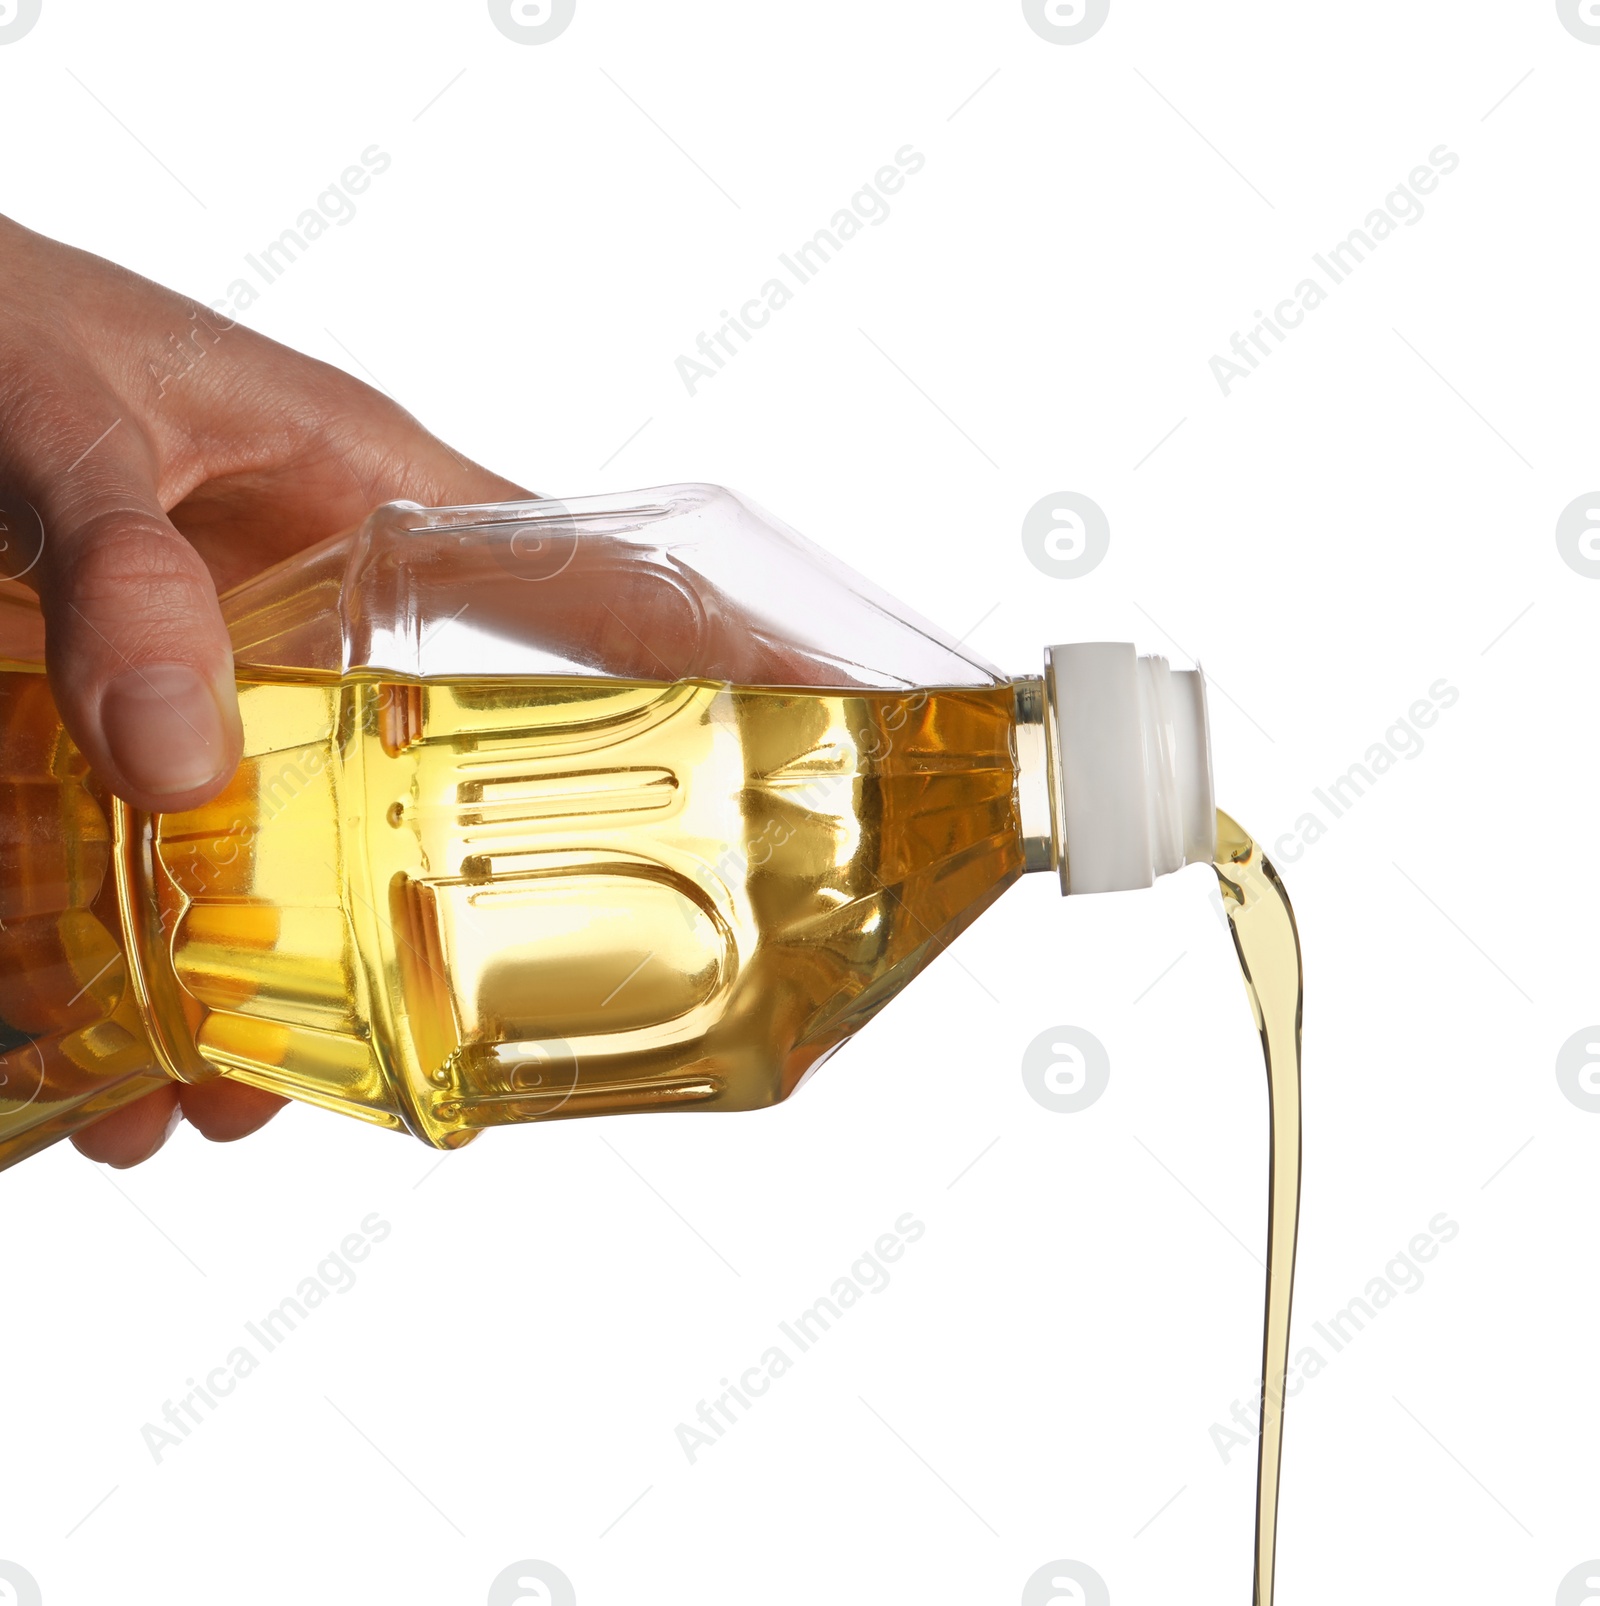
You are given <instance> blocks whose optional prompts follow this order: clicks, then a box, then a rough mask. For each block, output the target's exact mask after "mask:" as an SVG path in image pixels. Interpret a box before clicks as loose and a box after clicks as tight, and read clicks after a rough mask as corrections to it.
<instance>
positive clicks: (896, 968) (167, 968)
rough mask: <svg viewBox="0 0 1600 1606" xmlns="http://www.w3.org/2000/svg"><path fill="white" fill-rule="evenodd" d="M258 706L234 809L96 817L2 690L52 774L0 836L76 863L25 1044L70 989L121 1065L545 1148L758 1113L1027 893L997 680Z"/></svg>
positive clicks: (50, 895) (117, 811) (61, 884)
mask: <svg viewBox="0 0 1600 1606" xmlns="http://www.w3.org/2000/svg"><path fill="white" fill-rule="evenodd" d="M239 699H240V710H241V715H242V719H243V725H244V733H245V756H244V760H243V762H242V763H241V765H240V767H239V770H238V772H237V773H236V775H235V776H234V778H233V780H232V782H231V783H230V784H229V786H228V787H227V789H226V790H225V791H224V792H222V793H221V794H220V795H219V796H218V797H217V798H215V799H214V800H212V801H211V802H209V803H207V804H205V805H203V806H201V807H199V808H196V809H191V810H188V811H185V812H181V813H171V814H165V815H160V816H156V817H154V818H147V817H144V816H139V815H136V814H134V813H133V812H132V811H130V810H127V809H125V808H124V807H123V806H122V805H120V804H117V805H114V807H113V808H112V809H110V810H109V811H108V810H107V809H106V800H105V799H104V797H103V796H101V795H98V794H96V793H95V792H94V791H93V789H92V782H91V781H90V780H89V779H88V778H87V777H86V775H85V774H84V772H83V767H82V763H81V760H79V759H78V758H77V756H76V754H75V752H74V751H73V750H72V748H71V744H70V743H69V742H67V740H66V738H65V737H64V735H63V734H62V733H61V730H60V725H59V721H57V720H56V719H55V715H54V710H53V707H52V706H51V704H50V701H49V697H48V691H47V687H46V684H45V682H44V679H43V676H42V675H40V674H38V673H36V672H31V671H29V670H26V669H20V670H17V671H16V672H13V673H10V674H7V675H4V676H0V701H7V700H8V701H9V703H10V704H11V705H13V706H15V707H16V708H17V709H18V710H19V712H18V714H17V717H16V720H15V721H14V722H13V726H12V728H11V729H10V730H9V731H8V734H7V736H6V745H5V748H4V751H3V753H0V758H3V759H4V761H5V767H7V768H9V769H10V770H12V771H18V770H21V769H24V768H27V767H28V764H29V763H31V765H32V769H31V771H30V773H29V775H27V776H18V775H15V774H13V775H12V776H11V777H9V778H10V779H11V780H12V781H13V782H16V783H18V784H20V785H21V786H22V791H21V792H18V791H16V790H15V787H14V788H13V793H12V802H11V803H10V804H9V805H8V804H7V803H6V802H4V801H3V800H0V816H3V817H4V818H3V820H0V825H3V826H4V827H5V828H6V829H7V830H8V834H10V835H12V836H15V837H17V838H18V839H19V840H26V839H27V838H28V837H29V835H30V833H36V832H37V824H38V821H37V816H38V815H39V813H40V811H41V810H43V811H44V812H46V813H48V812H49V811H50V810H54V811H55V813H54V816H53V818H54V821H55V823H54V825H53V826H52V827H51V829H52V831H53V833H54V834H53V836H50V837H49V840H50V841H52V842H55V843H57V844H58V845H59V847H60V852H59V853H58V854H57V858H58V859H60V860H61V861H62V862H61V863H59V864H57V863H54V862H52V864H51V865H49V866H47V867H45V870H44V872H42V874H41V877H34V871H33V867H34V864H35V860H29V861H27V862H24V863H22V864H21V865H20V866H19V869H18V871H17V874H18V876H19V877H20V879H21V881H22V882H24V883H25V886H24V887H23V893H24V902H28V901H29V900H31V902H32V903H33V904H36V905H38V906H39V908H40V911H41V912H42V913H43V915H44V917H45V918H46V921H47V923H48V925H49V929H50V931H51V934H52V940H53V941H54V943H55V947H54V948H53V949H52V950H51V953H50V955H49V956H48V959H49V965H54V966H55V967H56V968H55V969H54V970H50V969H49V965H45V966H44V967H43V968H41V966H40V965H38V964H34V965H31V966H30V964H29V963H28V962H27V958H26V956H25V955H24V956H22V957H23V962H22V963H21V965H20V966H19V968H18V969H17V970H16V971H14V972H13V976H12V981H11V993H12V994H13V995H15V996H14V998H13V999H12V1001H11V1002H10V1003H9V1004H8V1003H7V1002H6V1001H5V1000H4V999H0V1016H3V1018H4V1020H5V1021H6V1022H7V1023H9V1024H10V1025H11V1026H12V1027H13V1028H14V1033H13V1035H14V1036H16V1037H17V1038H18V1039H19V1041H20V1040H21V1039H23V1038H28V1039H30V1041H31V1036H32V1034H33V1033H34V1030H35V1029H36V1028H37V1027H38V1026H39V1025H40V1023H41V1019H42V1017H41V1016H40V1008H39V1004H38V1000H37V999H34V1000H33V1002H32V1004H31V1005H30V1001H29V1000H30V990H31V991H32V992H37V991H39V990H40V989H41V988H46V987H48V986H53V988H54V992H56V993H59V994H60V995H61V1001H62V1002H63V1004H64V1003H65V1002H66V1001H67V1000H69V999H70V1000H71V1003H72V1006H73V1010H75V1011H76V1012H77V1013H80V1014H84V1015H85V1016H86V1018H89V1017H92V1019H93V1023H95V1024H99V1025H104V1024H105V1023H106V1022H107V1021H108V1020H110V1019H111V1018H112V1017H113V1016H114V1017H115V1018H117V1019H122V1017H123V1015H127V1016H128V1017H129V1031H128V1033H127V1034H125V1035H127V1038H128V1043H129V1045H137V1044H138V1043H141V1042H142V1034H140V1033H138V1031H137V1023H138V1019H139V1018H140V1017H141V1016H142V1018H143V1020H144V1023H145V1027H146V1029H147V1031H148V1033H149V1038H150V1043H149V1048H150V1049H151V1050H153V1051H154V1055H155V1058H156V1060H157V1061H158V1063H159V1065H160V1066H162V1067H164V1068H165V1069H166V1070H167V1071H168V1072H169V1073H170V1074H172V1075H176V1076H179V1077H181V1078H184V1079H188V1080H196V1079H201V1078H204V1077H206V1076H210V1075H215V1074H219V1073H222V1074H226V1075H228V1076H230V1077H232V1078H234V1079H237V1080H240V1081H244V1082H248V1083H251V1084H252V1085H255V1086H258V1087H262V1088H266V1089H268V1090H270V1091H273V1092H277V1093H284V1094H289V1095H291V1096H292V1097H295V1098H297V1099H300V1100H303V1101H307V1102H310V1103H313V1104H320V1105H322V1106H324V1107H328V1108H333V1109H338V1110H341V1111H343V1112H345V1113H348V1114H353V1115H356V1116H359V1117H361V1118H363V1119H366V1120H368V1121H371V1122H374V1123H376V1124H380V1125H385V1126H391V1127H397V1128H398V1127H404V1128H408V1129H410V1130H411V1131H413V1132H415V1133H417V1134H418V1135H419V1136H421V1137H424V1138H425V1139H427V1140H428V1141H429V1142H431V1143H434V1144H436V1145H439V1146H441V1147H454V1146H456V1145H458V1144H460V1143H463V1142H466V1141H467V1140H468V1139H469V1138H471V1137H472V1136H474V1135H475V1134H476V1133H477V1132H478V1131H479V1130H481V1129H483V1128H484V1127H487V1126H493V1125H499V1124H504V1123H511V1122H521V1121H528V1120H534V1119H542V1118H547V1117H550V1116H569V1115H581V1114H594V1113H601V1112H605V1111H615V1110H626V1109H661V1108H675V1107H682V1108H717V1109H748V1108H753V1107H755V1106H759V1105H763V1104H770V1103H773V1102H775V1101H777V1100H779V1099H781V1098H784V1097H786V1096H787V1095H788V1093H790V1092H791V1091H792V1090H793V1088H794V1087H795V1086H796V1085H797V1084H798V1082H799V1081H800V1079H801V1078H802V1077H803V1076H804V1075H805V1073H806V1072H807V1071H808V1070H809V1069H810V1068H812V1067H813V1066H814V1065H815V1064H816V1063H817V1062H818V1061H820V1059H821V1058H822V1057H823V1055H824V1054H826V1053H827V1052H828V1051H829V1050H830V1049H832V1048H833V1047H835V1046H837V1044H838V1043H840V1042H841V1041H842V1040H843V1039H844V1038H845V1037H847V1036H848V1035H850V1034H851V1033H852V1032H853V1031H854V1030H856V1029H857V1028H858V1027H859V1026H860V1025H861V1024H862V1023H863V1022H864V1021H865V1020H866V1019H868V1018H870V1017H871V1015H873V1014H874V1013H875V1012H876V1011H877V1010H878V1009H879V1008H880V1007H881V1006H882V1005H883V1004H884V1003H885V1002H887V1001H888V999H889V998H890V997H892V996H893V995H894V994H895V993H896V992H898V991H899V989H900V988H901V987H902V986H904V985H905V984H906V983H907V982H908V981H910V980H911V978H912V977H913V976H915V975H916V974H917V973H918V972H919V971H920V970H921V969H922V968H923V966H924V965H925V964H926V963H927V962H928V961H929V960H930V959H931V958H932V957H933V956H934V955H935V954H936V953H937V952H939V951H940V949H942V948H943V947H944V946H945V945H946V944H947V943H948V942H949V941H950V939H951V938H952V937H953V936H954V935H955V934H956V933H957V932H958V931H960V930H961V929H963V928H964V927H965V926H966V925H967V924H968V923H969V922H970V921H971V920H973V919H974V918H976V916H977V915H978V914H979V913H981V912H982V911H983V910H984V909H985V908H986V907H987V906H988V905H989V904H990V903H991V902H992V901H993V900H994V899H995V898H996V897H998V896H999V895H1000V893H1001V892H1002V891H1004V890H1005V888H1006V887H1007V886H1009V885H1010V884H1011V882H1012V881H1014V880H1015V879H1016V878H1017V877H1018V876H1019V875H1021V873H1022V871H1023V868H1024V851H1023V846H1022V842H1021V839H1020V836H1019V832H1018V828H1017V817H1016V807H1015V802H1014V793H1015V787H1016V765H1015V759H1014V752H1013V741H1012V722H1013V717H1014V709H1015V699H1014V694H1013V691H1012V688H1011V687H1010V686H1009V685H1008V684H1004V683H1001V684H996V685H991V686H982V687H975V688H950V689H937V688H934V689H924V690H915V691H911V690H907V691H892V692H891V691H876V690H873V691H867V690H860V691H812V690H794V689H771V688H761V687H739V686H729V685H727V684H724V683H719V682H705V681H677V682H672V683H638V682H626V681H614V680H605V679H598V678H586V679H566V680H563V679H550V678H537V679H525V680H518V681H488V680H461V681H446V682H438V681H429V682H427V683H416V682H395V681H383V680H378V679H373V678H357V677H345V678H343V679H332V678H328V679H318V678H309V677H308V678H302V679H293V680H291V679H272V680H254V679H242V680H241V681H240V683H239ZM30 753H34V754H37V755H42V756H36V757H34V758H31V759H30V758H28V757H27V755H28V754H30ZM69 777H70V779H71V782H72V784H71V785H70V786H65V785H64V784H63V783H64V781H65V780H66V779H67V778H69ZM30 788H31V790H30ZM19 798H20V799H22V800H23V801H22V802H18V801H17V799H19ZM28 799H32V800H33V801H34V802H36V803H37V804H38V807H37V808H34V809H33V813H32V814H29V813H28V807H31V806H32V805H31V804H28V805H27V807H25V806H24V804H27V800H28ZM7 807H10V808H11V810H12V812H11V814H10V815H9V816H7V815H5V810H6V809H7ZM19 811H20V812H19ZM107 812H110V814H111V815H112V817H113V823H114V826H115V831H114V838H115V840H114V841H112V840H108V832H107V829H106V814H107ZM41 840H45V839H44V838H41ZM68 859H71V860H72V861H73V864H72V873H71V874H69V873H68V870H67V868H66V861H67V860H68ZM108 860H109V861H111V862H112V865H113V867H114V869H115V872H116V879H117V880H118V882H119V884H120V887H121V899H122V904H123V908H122V911H121V916H122V926H121V928H120V931H119V926H118V918H117V909H116V900H115V899H114V898H113V897H112V888H111V881H112V877H111V876H110V875H109V874H108V873H107V865H108ZM7 918H9V916H7ZM97 970H98V971H99V974H98V976H96V971H97ZM58 973H59V974H58ZM52 978H56V979H55V980H54V981H52ZM86 984H89V985H87V988H86ZM74 995H76V996H74ZM52 996H53V995H52ZM136 999H137V1003H138V1005H139V1006H142V1007H138V1008H136V1007H135V1002H136ZM30 1010H31V1012H30ZM119 1012H120V1013H119ZM68 1013H69V1014H71V1013H72V1011H70V1010H69V1011H68ZM145 1068H146V1069H148V1068H149V1065H148V1058H147V1059H146V1065H145ZM69 1070H70V1067H69V1068H68V1069H63V1068H61V1067H56V1069H55V1070H54V1071H52V1072H51V1073H48V1074H47V1076H46V1083H47V1085H46V1086H45V1087H44V1088H43V1089H42V1090H36V1092H35V1096H34V1098H33V1100H32V1101H31V1113H32V1114H33V1115H34V1116H35V1117H36V1116H37V1115H38V1114H39V1113H40V1111H41V1108H42V1106H41V1105H40V1103H39V1100H40V1098H41V1097H42V1098H43V1099H44V1100H45V1102H46V1104H54V1105H58V1106H60V1107H61V1109H62V1111H63V1117H62V1118H63V1119H64V1120H67V1119H70V1115H71V1110H72V1108H73V1102H72V1101H73V1100H74V1099H75V1098H78V1097H80V1096H81V1095H82V1094H83V1093H84V1092H85V1091H86V1089H87V1088H88V1087H89V1085H90V1084H92V1082H93V1076H92V1072H93V1070H94V1066H93V1064H90V1065H89V1066H87V1067H85V1075H83V1076H79V1077H77V1078H76V1079H74V1077H73V1076H72V1075H71V1074H69ZM143 1090H144V1089H142V1088H141V1089H140V1091H143ZM4 1092H5V1089H4V1088H3V1087H0V1096H3V1094H4ZM129 1095H130V1096H133V1090H132V1089H131V1088H130V1089H129ZM12 1113H13V1117H14V1118H15V1117H16V1116H17V1112H15V1111H13V1112H12ZM28 1114H29V1111H22V1112H21V1117H22V1118H24V1119H25V1118H26V1117H27V1116H28ZM13 1124H15V1119H14V1121H13ZM7 1130H8V1128H7V1114H6V1106H5V1104H4V1101H3V1097H0V1144H3V1142H4V1140H5V1138H6V1134H7ZM18 1141H19V1142H20V1141H22V1139H21V1138H19V1139H18ZM5 1157H6V1151H5V1149H4V1148H3V1147H0V1159H3V1158H5Z"/></svg>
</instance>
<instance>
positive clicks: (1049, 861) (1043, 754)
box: [1011, 675, 1061, 870]
mask: <svg viewBox="0 0 1600 1606" xmlns="http://www.w3.org/2000/svg"><path fill="white" fill-rule="evenodd" d="M1011 689H1012V691H1013V692H1014V693H1015V694H1016V700H1017V704H1016V706H1017V713H1016V730H1017V737H1016V740H1017V813H1018V816H1019V819H1020V822H1021V826H1022V854H1023V861H1022V862H1023V869H1024V870H1054V869H1057V868H1058V867H1059V866H1060V862H1061V860H1060V853H1059V849H1058V847H1057V844H1058V842H1059V841H1060V839H1061V833H1060V831H1059V830H1058V829H1057V827H1056V821H1057V819H1059V818H1060V813H1061V799H1060V798H1059V797H1058V796H1057V795H1056V793H1057V788H1058V785H1059V782H1060V778H1061V766H1060V765H1059V764H1057V763H1056V760H1055V754H1054V752H1053V747H1054V740H1053V738H1052V736H1051V734H1050V728H1051V723H1052V722H1051V720H1050V717H1049V714H1050V709H1049V702H1048V697H1047V693H1046V690H1045V683H1044V677H1043V676H1042V675H1019V676H1017V678H1016V679H1014V680H1013V681H1012V682H1011Z"/></svg>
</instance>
